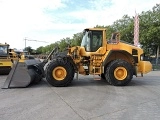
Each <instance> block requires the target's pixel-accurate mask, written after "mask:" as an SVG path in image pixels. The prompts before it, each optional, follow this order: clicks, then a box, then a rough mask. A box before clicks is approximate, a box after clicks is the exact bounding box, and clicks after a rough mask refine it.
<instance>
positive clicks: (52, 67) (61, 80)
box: [45, 60, 75, 87]
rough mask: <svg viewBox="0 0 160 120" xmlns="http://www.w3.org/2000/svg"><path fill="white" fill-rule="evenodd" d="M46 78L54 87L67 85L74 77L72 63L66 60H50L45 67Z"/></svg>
mask: <svg viewBox="0 0 160 120" xmlns="http://www.w3.org/2000/svg"><path fill="white" fill-rule="evenodd" d="M45 72H46V80H47V81H48V83H49V84H51V85H52V86H55V87H64V86H68V85H69V84H70V83H71V82H72V80H73V77H74V73H75V71H74V68H73V65H72V64H71V63H70V62H69V61H67V62H61V61H58V60H53V61H51V62H50V63H49V64H48V65H47V67H46V71H45Z"/></svg>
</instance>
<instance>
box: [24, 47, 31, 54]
mask: <svg viewBox="0 0 160 120" xmlns="http://www.w3.org/2000/svg"><path fill="white" fill-rule="evenodd" d="M25 50H26V51H28V53H29V54H32V51H33V49H32V47H30V46H28V47H26V48H25Z"/></svg>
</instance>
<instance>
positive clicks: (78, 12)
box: [0, 0, 160, 49]
mask: <svg viewBox="0 0 160 120" xmlns="http://www.w3.org/2000/svg"><path fill="white" fill-rule="evenodd" d="M159 2H160V1H159V0H0V43H5V42H7V43H8V44H10V47H11V48H17V49H23V48H24V47H25V41H24V39H25V38H26V39H28V40H37V42H36V41H27V42H26V46H31V47H32V48H34V49H36V48H38V47H40V46H46V45H48V44H51V43H54V42H55V41H59V40H60V39H62V38H66V37H72V36H73V34H75V33H78V32H81V31H82V30H83V29H84V28H87V27H94V26H96V25H111V24H112V23H113V22H114V21H116V20H117V19H120V18H122V16H123V15H125V14H128V15H129V16H134V14H135V10H136V12H137V13H139V14H140V13H141V12H142V11H148V10H151V9H152V7H153V6H155V5H156V3H159ZM38 41H46V43H45V42H38Z"/></svg>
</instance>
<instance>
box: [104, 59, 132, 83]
mask: <svg viewBox="0 0 160 120" xmlns="http://www.w3.org/2000/svg"><path fill="white" fill-rule="evenodd" d="M105 77H106V80H107V81H108V83H109V84H112V85H115V86H125V85H127V84H128V83H129V82H130V81H131V80H132V78H133V69H132V66H131V65H130V63H128V62H126V61H124V60H121V59H118V60H114V61H112V62H111V63H110V64H109V65H108V66H107V68H106V71H105Z"/></svg>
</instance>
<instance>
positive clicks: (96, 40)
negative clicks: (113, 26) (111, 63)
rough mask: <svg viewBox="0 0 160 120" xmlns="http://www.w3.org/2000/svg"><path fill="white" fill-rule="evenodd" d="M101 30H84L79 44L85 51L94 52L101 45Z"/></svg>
mask: <svg viewBox="0 0 160 120" xmlns="http://www.w3.org/2000/svg"><path fill="white" fill-rule="evenodd" d="M102 40H103V39H102V31H95V30H94V31H93V30H92V31H91V30H85V31H84V32H83V39H82V43H81V46H82V47H84V48H85V50H86V51H87V52H95V51H97V50H98V49H99V48H100V47H101V46H102Z"/></svg>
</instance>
